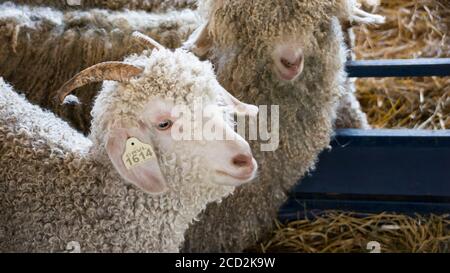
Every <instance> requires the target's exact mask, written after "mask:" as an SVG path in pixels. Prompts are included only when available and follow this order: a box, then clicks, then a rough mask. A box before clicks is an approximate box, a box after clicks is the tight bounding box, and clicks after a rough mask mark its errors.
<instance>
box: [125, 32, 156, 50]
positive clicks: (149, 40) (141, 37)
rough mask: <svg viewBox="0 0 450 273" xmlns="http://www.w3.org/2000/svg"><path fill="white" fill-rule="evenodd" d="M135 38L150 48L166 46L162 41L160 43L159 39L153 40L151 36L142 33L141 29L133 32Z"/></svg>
mask: <svg viewBox="0 0 450 273" xmlns="http://www.w3.org/2000/svg"><path fill="white" fill-rule="evenodd" d="M132 36H133V38H134V39H135V40H136V41H137V42H139V43H140V44H141V45H143V46H145V47H148V48H150V49H152V48H156V49H158V50H159V49H164V46H162V45H161V44H160V43H158V42H157V41H155V40H153V39H152V38H150V37H149V36H147V35H145V34H143V33H140V32H139V31H135V32H133V34H132Z"/></svg>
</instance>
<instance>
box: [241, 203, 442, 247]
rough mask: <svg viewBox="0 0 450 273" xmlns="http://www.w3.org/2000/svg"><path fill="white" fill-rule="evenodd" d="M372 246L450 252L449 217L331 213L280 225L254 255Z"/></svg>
mask: <svg viewBox="0 0 450 273" xmlns="http://www.w3.org/2000/svg"><path fill="white" fill-rule="evenodd" d="M370 242H378V243H379V244H380V246H381V252H388V253H405V252H407V253H410V252H411V253H442V252H445V253H448V252H450V218H449V215H444V216H435V215H431V216H429V217H426V218H425V217H422V216H418V215H417V216H415V217H409V216H404V215H394V214H387V213H383V214H378V215H367V216H365V217H360V216H358V215H354V214H351V213H342V212H335V211H331V212H327V213H325V214H323V215H321V216H317V217H315V218H314V219H313V220H308V219H305V220H298V221H295V222H291V223H288V224H286V225H283V224H280V223H277V228H276V230H275V231H273V237H272V238H271V239H269V240H267V241H265V242H263V243H261V244H260V245H259V246H257V247H255V248H254V249H251V250H250V251H252V252H264V253H267V252H271V253H274V252H302V253H361V252H369V250H368V249H367V247H368V244H369V243H370Z"/></svg>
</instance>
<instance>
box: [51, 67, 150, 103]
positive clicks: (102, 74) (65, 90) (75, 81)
mask: <svg viewBox="0 0 450 273" xmlns="http://www.w3.org/2000/svg"><path fill="white" fill-rule="evenodd" d="M143 71H144V69H143V68H141V67H138V66H135V65H132V64H127V63H123V62H104V63H99V64H96V65H93V66H91V67H89V68H86V69H85V70H83V71H81V72H80V73H78V74H77V75H75V76H74V77H73V78H72V79H70V80H69V81H67V82H66V83H65V84H64V85H63V86H62V87H61V88H60V89H59V90H58V92H57V99H58V100H59V102H60V103H63V102H64V99H65V98H66V97H67V96H68V95H69V94H70V93H71V92H72V91H73V90H74V89H76V88H79V87H82V86H84V85H86V84H89V83H93V82H101V81H117V82H129V80H130V79H131V78H133V77H136V76H138V75H139V74H141V73H142V72H143Z"/></svg>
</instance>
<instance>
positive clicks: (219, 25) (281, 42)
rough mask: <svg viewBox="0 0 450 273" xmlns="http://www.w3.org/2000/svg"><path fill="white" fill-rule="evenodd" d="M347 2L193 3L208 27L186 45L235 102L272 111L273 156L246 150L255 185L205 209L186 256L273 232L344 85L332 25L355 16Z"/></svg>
mask: <svg viewBox="0 0 450 273" xmlns="http://www.w3.org/2000/svg"><path fill="white" fill-rule="evenodd" d="M355 5H356V3H355V2H353V1H348V0H339V1H338V0H332V1H322V0H282V1H266V0H253V1H236V0H234V1H233V0H217V1H214V0H210V1H205V2H203V4H202V5H200V7H199V8H200V9H201V12H202V13H203V14H205V16H206V21H205V23H204V25H203V26H202V28H199V29H198V30H197V31H196V32H194V34H193V35H192V37H191V39H190V40H189V41H188V43H187V44H186V45H187V47H188V48H190V49H191V50H192V51H193V52H195V53H196V54H197V55H199V56H200V57H207V58H208V59H210V60H211V61H212V62H213V63H214V65H215V68H216V70H217V76H218V79H219V82H220V83H221V84H222V85H223V86H225V87H226V89H227V90H229V91H230V92H232V93H233V94H234V95H236V96H237V97H239V98H242V99H244V100H245V101H248V102H251V103H253V104H257V105H279V109H280V114H279V116H280V136H279V139H280V141H279V147H278V149H277V150H275V151H274V152H256V150H254V151H255V157H256V158H257V160H258V162H259V163H260V166H261V173H260V175H259V176H258V178H259V183H258V186H257V187H256V186H255V185H256V184H255V185H246V186H244V187H242V188H240V189H239V190H237V192H236V193H235V194H234V195H233V196H230V197H228V198H227V199H225V200H224V201H223V202H222V203H220V204H211V205H209V206H208V208H207V210H206V212H205V213H204V214H202V217H201V218H200V221H199V222H196V223H195V224H194V226H193V227H192V228H189V230H188V233H187V237H186V241H185V248H184V251H188V252H191V251H194V252H203V251H212V252H216V251H242V250H243V249H245V248H247V247H250V246H252V245H254V244H255V243H257V242H258V241H259V240H261V239H263V238H264V237H265V236H267V235H268V233H269V232H270V231H271V228H272V226H273V220H274V219H275V218H276V216H277V212H278V210H279V208H280V206H281V205H282V204H283V203H284V201H286V199H287V195H288V192H289V190H290V189H291V188H292V186H293V185H295V184H296V183H297V181H299V179H300V178H301V177H302V176H303V175H304V174H305V173H307V172H308V171H311V170H312V169H313V168H314V166H315V163H316V160H317V157H318V155H319V153H320V152H322V151H323V150H324V149H326V148H327V147H329V142H330V137H331V135H332V132H333V123H334V121H335V119H336V113H337V107H338V104H339V101H340V99H341V98H342V97H343V95H344V94H345V92H346V84H347V83H346V74H345V71H344V64H345V61H346V56H347V52H346V50H347V48H346V45H345V43H344V37H343V32H342V28H341V25H340V22H342V21H346V20H356V21H359V20H360V18H359V16H357V15H358V14H359V11H357V7H356V6H355ZM369 18H370V17H369ZM253 144H255V143H253ZM256 145H259V144H256ZM241 217H242V219H246V220H245V221H241V220H240V219H241ZM217 218H220V219H221V220H220V221H217V220H216V219H217ZM205 236H206V238H205Z"/></svg>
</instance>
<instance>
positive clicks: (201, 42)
mask: <svg viewBox="0 0 450 273" xmlns="http://www.w3.org/2000/svg"><path fill="white" fill-rule="evenodd" d="M211 47H212V38H211V34H210V33H209V22H206V23H204V24H202V25H201V26H200V27H198V28H197V29H196V30H195V31H194V32H193V33H192V34H191V36H189V38H188V40H187V41H186V42H185V43H184V45H183V48H184V49H186V50H188V51H190V52H192V53H193V54H194V55H196V56H197V57H198V58H199V59H205V58H206V57H208V54H209V52H210V50H211Z"/></svg>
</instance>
